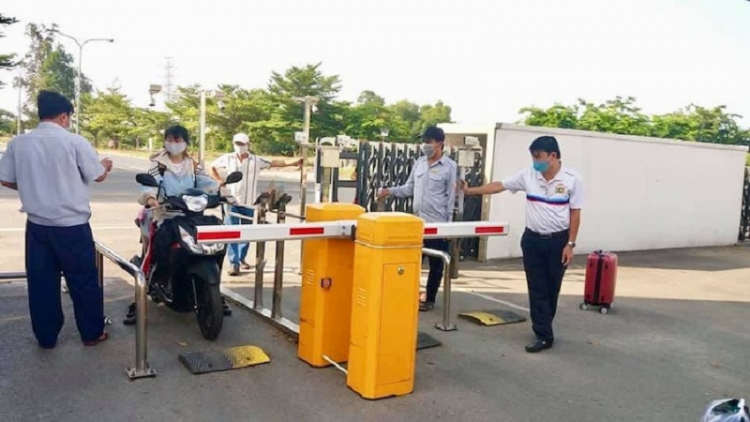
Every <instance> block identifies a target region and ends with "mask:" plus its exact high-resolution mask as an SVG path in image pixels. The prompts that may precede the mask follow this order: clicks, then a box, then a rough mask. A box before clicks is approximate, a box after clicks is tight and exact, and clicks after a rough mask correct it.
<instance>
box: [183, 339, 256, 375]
mask: <svg viewBox="0 0 750 422" xmlns="http://www.w3.org/2000/svg"><path fill="white" fill-rule="evenodd" d="M179 356H180V362H182V364H183V365H185V367H186V368H187V369H188V370H189V371H190V372H192V373H193V375H198V374H205V373H208V372H219V371H228V370H230V369H240V368H247V367H248V366H255V365H260V364H263V363H268V362H270V361H271V358H270V357H268V355H267V354H266V352H264V351H263V349H261V348H260V347H257V346H240V347H232V348H230V349H225V350H219V351H214V352H185V353H180V355H179Z"/></svg>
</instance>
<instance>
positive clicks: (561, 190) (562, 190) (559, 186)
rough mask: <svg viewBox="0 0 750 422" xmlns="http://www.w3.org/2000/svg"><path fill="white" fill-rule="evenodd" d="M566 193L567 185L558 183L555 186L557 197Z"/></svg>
mask: <svg viewBox="0 0 750 422" xmlns="http://www.w3.org/2000/svg"><path fill="white" fill-rule="evenodd" d="M564 193H565V185H564V184H562V183H558V184H557V185H555V194H556V195H563V194H564Z"/></svg>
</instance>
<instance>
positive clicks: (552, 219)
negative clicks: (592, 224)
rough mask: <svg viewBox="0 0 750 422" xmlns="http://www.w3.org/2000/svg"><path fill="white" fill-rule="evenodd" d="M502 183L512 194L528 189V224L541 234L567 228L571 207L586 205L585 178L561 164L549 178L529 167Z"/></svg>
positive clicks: (528, 226)
mask: <svg viewBox="0 0 750 422" xmlns="http://www.w3.org/2000/svg"><path fill="white" fill-rule="evenodd" d="M502 183H503V187H505V189H507V190H508V191H510V192H511V193H516V192H518V191H524V192H526V227H527V228H529V229H530V230H532V231H534V232H537V233H540V234H550V233H557V232H561V231H564V230H568V229H569V228H570V210H571V209H574V210H577V209H581V208H582V207H583V201H584V189H583V178H582V177H581V175H580V174H579V173H578V172H577V171H575V170H574V169H572V168H570V167H565V166H562V165H561V166H560V171H558V172H557V174H556V175H555V177H553V178H552V180H550V181H547V180H545V179H544V176H542V174H541V173H540V172H538V171H536V170H534V168H533V167H531V166H529V167H528V168H526V169H524V170H521V171H520V172H518V173H517V174H515V175H514V176H511V177H508V178H506V179H505V180H503V181H502Z"/></svg>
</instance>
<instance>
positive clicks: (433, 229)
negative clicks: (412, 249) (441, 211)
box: [424, 227, 438, 234]
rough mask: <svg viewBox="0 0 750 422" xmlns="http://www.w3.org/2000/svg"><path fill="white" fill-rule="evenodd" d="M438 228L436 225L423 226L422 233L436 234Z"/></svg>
mask: <svg viewBox="0 0 750 422" xmlns="http://www.w3.org/2000/svg"><path fill="white" fill-rule="evenodd" d="M437 233H438V229H437V227H425V228H424V234H437Z"/></svg>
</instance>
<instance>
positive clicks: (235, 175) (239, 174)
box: [225, 171, 242, 185]
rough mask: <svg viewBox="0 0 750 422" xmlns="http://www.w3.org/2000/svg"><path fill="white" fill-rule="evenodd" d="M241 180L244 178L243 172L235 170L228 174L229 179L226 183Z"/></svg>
mask: <svg viewBox="0 0 750 422" xmlns="http://www.w3.org/2000/svg"><path fill="white" fill-rule="evenodd" d="M240 180H242V172H239V171H235V172H234V173H230V174H229V175H228V176H227V181H226V182H225V184H227V185H230V184H232V183H237V182H239V181H240Z"/></svg>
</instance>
